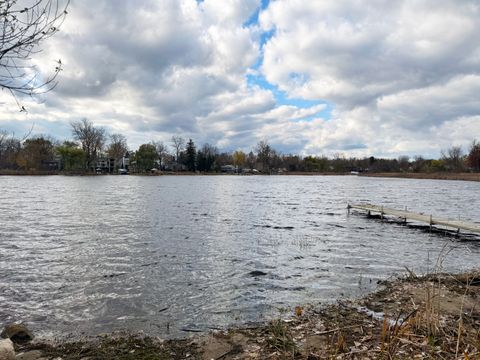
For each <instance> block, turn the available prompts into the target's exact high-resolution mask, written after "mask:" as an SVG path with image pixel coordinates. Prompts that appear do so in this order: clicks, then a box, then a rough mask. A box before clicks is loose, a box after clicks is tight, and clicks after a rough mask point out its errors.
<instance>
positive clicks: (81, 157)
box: [55, 141, 85, 171]
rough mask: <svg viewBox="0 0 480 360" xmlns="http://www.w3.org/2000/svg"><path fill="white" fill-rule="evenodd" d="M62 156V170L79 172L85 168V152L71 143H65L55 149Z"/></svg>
mask: <svg viewBox="0 0 480 360" xmlns="http://www.w3.org/2000/svg"><path fill="white" fill-rule="evenodd" d="M55 152H56V153H57V154H58V155H60V159H61V161H62V164H61V166H62V169H63V170H66V171H79V170H83V169H84V168H85V152H84V151H83V150H82V149H80V148H79V147H78V145H77V144H76V143H74V142H71V141H65V142H64V143H63V144H62V145H60V146H57V147H56V148H55Z"/></svg>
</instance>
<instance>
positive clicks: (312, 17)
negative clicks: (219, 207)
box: [0, 0, 480, 156]
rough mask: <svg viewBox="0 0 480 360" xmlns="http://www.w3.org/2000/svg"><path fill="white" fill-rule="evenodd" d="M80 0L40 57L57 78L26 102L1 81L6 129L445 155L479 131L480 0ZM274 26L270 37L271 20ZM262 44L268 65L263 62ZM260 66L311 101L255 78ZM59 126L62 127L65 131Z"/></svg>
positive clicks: (313, 150) (134, 140) (311, 150)
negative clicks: (83, 123) (263, 35)
mask: <svg viewBox="0 0 480 360" xmlns="http://www.w3.org/2000/svg"><path fill="white" fill-rule="evenodd" d="M259 6H260V1H259V0H225V1H215V0H205V1H202V2H197V1H195V0H160V1H156V0H142V1H138V0H136V1H134V0H126V1H122V2H116V1H113V0H100V1H99V0H96V1H93V0H83V1H80V0H75V1H74V2H73V3H72V5H71V7H70V9H69V15H68V17H67V20H66V22H65V23H64V25H63V27H62V31H61V32H60V33H59V34H57V35H56V36H54V37H52V38H51V39H49V40H48V42H45V43H44V51H43V52H42V53H40V54H38V55H37V56H36V57H35V59H34V61H35V62H36V63H37V64H38V66H39V67H40V68H41V69H42V72H44V73H48V72H49V71H51V70H53V67H54V66H55V63H54V60H56V59H59V58H61V59H62V62H63V63H64V71H62V73H61V77H60V84H59V86H58V87H57V88H56V89H55V90H54V91H53V92H51V93H49V94H47V95H46V96H45V97H44V101H45V102H44V103H40V104H37V103H35V102H30V101H28V100H26V99H25V100H24V99H22V101H26V102H27V103H26V106H27V107H28V109H29V114H28V115H25V114H23V113H22V114H20V113H18V108H17V107H16V106H15V104H14V103H13V100H12V99H11V98H9V96H7V95H8V94H5V93H3V94H0V96H1V98H0V101H2V102H3V105H2V106H3V111H2V113H1V114H0V128H1V127H7V126H8V127H9V128H15V127H16V128H17V129H24V128H25V127H27V126H28V124H29V123H31V122H35V124H36V128H38V129H39V131H42V132H47V131H50V132H51V133H52V134H53V135H56V136H58V137H60V138H63V137H67V136H69V128H68V123H69V121H71V120H76V119H79V118H82V117H88V118H89V119H91V120H92V121H94V122H95V123H97V124H99V125H102V126H105V127H107V128H108V129H109V130H110V131H115V132H123V133H124V134H126V135H127V136H128V137H129V139H130V141H131V144H132V145H133V146H134V147H136V146H138V145H139V144H140V143H141V142H144V141H145V142H146V141H150V140H154V139H159V140H160V139H161V140H164V141H169V139H170V137H171V135H172V134H179V135H184V136H189V137H192V138H193V139H194V140H195V141H196V142H197V143H199V144H201V143H203V142H205V141H209V142H212V143H215V144H217V145H218V146H223V147H225V148H226V149H236V148H239V147H240V148H243V149H245V150H248V149H249V148H251V147H252V146H254V145H255V143H256V142H257V141H258V140H260V139H265V138H266V139H269V140H270V141H271V142H272V144H273V145H274V146H275V147H277V148H279V149H280V150H282V151H284V152H302V153H304V154H320V153H325V154H333V153H336V152H343V153H345V154H346V155H354V156H364V155H368V156H369V155H375V156H382V155H383V156H398V155H400V154H403V153H406V154H410V155H413V154H417V153H424V154H425V155H427V156H428V155H431V156H437V155H438V153H439V151H440V149H442V148H446V147H449V146H451V145H452V144H457V145H467V144H468V143H469V142H470V141H471V139H472V138H473V137H477V138H480V132H479V130H478V125H477V124H478V120H479V116H480V101H479V100H478V97H477V96H476V94H478V93H479V90H480V40H479V39H478V33H480V22H479V21H478V19H479V18H480V4H479V3H478V2H477V1H475V0H465V1H462V2H458V1H453V0H442V1H434V0H404V1H397V2H392V1H387V0H373V1H369V2H367V3H366V2H365V1H360V0H355V1H346V0H345V1H301V0H277V1H272V2H271V3H270V5H269V7H268V8H267V9H266V10H264V11H262V12H261V13H260V16H259V24H258V25H253V26H245V24H246V22H247V21H248V20H249V19H250V18H251V16H252V15H253V14H254V12H255V11H256V10H257V9H258V7H259ZM269 30H274V32H273V36H272V37H271V38H270V39H269V40H267V42H266V44H265V45H264V47H263V49H260V44H259V38H260V32H261V31H269ZM262 56H263V61H262V64H261V67H260V68H259V69H258V70H257V69H253V68H252V67H253V66H254V64H255V63H256V62H257V61H258V59H259V57H262ZM257 71H258V72H259V73H261V74H262V75H264V76H265V78H266V79H267V80H268V81H269V82H270V83H271V84H273V85H274V86H276V87H278V89H279V90H280V91H284V92H285V94H286V96H287V97H290V98H300V99H302V98H303V99H309V100H326V101H328V102H330V103H331V104H333V106H334V110H333V112H332V115H331V119H329V120H325V119H322V118H319V117H318V115H316V114H318V113H321V112H322V111H323V110H325V105H315V106H313V107H311V108H301V107H298V106H294V105H285V104H283V103H276V99H275V95H274V92H273V91H272V90H268V89H262V88H260V87H258V86H255V84H253V85H252V84H250V85H247V81H246V75H247V74H254V75H255V74H256V73H257ZM55 129H58V130H55Z"/></svg>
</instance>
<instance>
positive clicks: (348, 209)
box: [347, 204, 351, 215]
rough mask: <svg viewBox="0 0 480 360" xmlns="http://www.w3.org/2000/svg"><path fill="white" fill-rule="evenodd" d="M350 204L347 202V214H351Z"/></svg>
mask: <svg viewBox="0 0 480 360" xmlns="http://www.w3.org/2000/svg"><path fill="white" fill-rule="evenodd" d="M350 207H351V206H350V204H347V214H348V215H350Z"/></svg>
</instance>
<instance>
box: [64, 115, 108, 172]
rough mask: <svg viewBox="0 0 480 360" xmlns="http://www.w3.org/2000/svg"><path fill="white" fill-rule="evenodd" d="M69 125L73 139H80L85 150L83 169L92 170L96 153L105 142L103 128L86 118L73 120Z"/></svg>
mask: <svg viewBox="0 0 480 360" xmlns="http://www.w3.org/2000/svg"><path fill="white" fill-rule="evenodd" d="M71 126H72V133H73V137H74V139H75V140H78V141H80V143H81V146H82V149H83V151H84V152H85V169H86V170H87V171H89V170H93V165H95V161H96V160H97V154H98V153H99V152H100V151H101V150H102V148H103V146H104V144H105V138H106V135H105V129H103V128H97V127H95V126H93V123H92V122H91V121H89V120H87V119H82V120H80V121H73V122H72V123H71Z"/></svg>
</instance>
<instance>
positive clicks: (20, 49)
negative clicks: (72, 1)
mask: <svg viewBox="0 0 480 360" xmlns="http://www.w3.org/2000/svg"><path fill="white" fill-rule="evenodd" d="M60 1H61V0H33V1H30V2H19V1H17V0H3V1H0V88H2V89H6V90H8V91H10V92H11V93H12V95H13V96H14V98H15V100H16V97H15V94H26V95H30V96H32V95H35V94H39V93H44V92H47V91H49V90H51V89H53V88H54V87H55V85H56V78H57V76H58V74H59V72H60V71H61V70H62V62H61V60H57V61H56V64H55V66H54V72H53V74H51V75H50V76H48V77H46V78H45V79H43V78H41V77H40V76H39V70H38V69H37V68H36V67H35V66H34V65H32V63H31V56H32V55H33V54H35V53H38V52H39V51H41V50H40V49H39V46H40V45H41V43H42V42H43V41H45V40H46V39H48V38H49V37H51V36H53V35H54V34H55V33H57V32H58V31H59V27H60V25H61V24H62V23H63V21H64V20H65V16H66V15H67V7H68V4H69V0H65V2H63V5H61V4H60ZM17 102H18V101H17ZM21 110H25V108H23V107H21Z"/></svg>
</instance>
